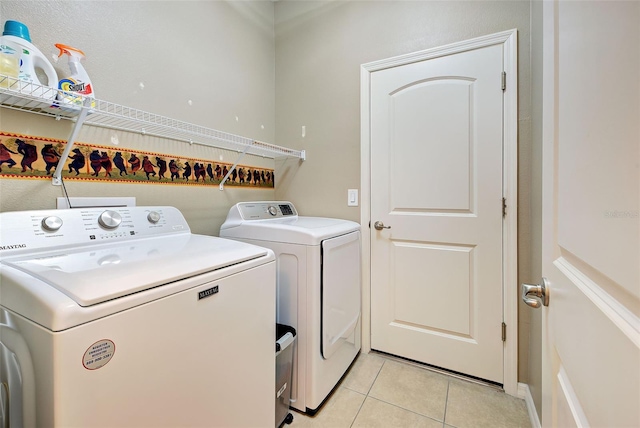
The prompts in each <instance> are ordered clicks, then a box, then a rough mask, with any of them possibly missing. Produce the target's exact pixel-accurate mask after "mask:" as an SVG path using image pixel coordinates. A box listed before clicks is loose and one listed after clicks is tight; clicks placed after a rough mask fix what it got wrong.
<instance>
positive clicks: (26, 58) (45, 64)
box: [0, 20, 58, 100]
mask: <svg viewBox="0 0 640 428" xmlns="http://www.w3.org/2000/svg"><path fill="white" fill-rule="evenodd" d="M0 45H5V46H16V47H17V48H18V49H20V50H21V52H20V69H19V73H18V79H19V80H20V88H15V89H19V90H20V91H21V92H22V93H26V94H28V95H34V96H36V97H41V98H46V99H49V100H53V99H54V98H55V96H56V92H57V91H56V88H57V86H58V74H57V73H56V70H55V69H54V68H53V65H51V63H50V62H49V61H48V60H47V58H46V57H45V56H44V55H43V54H42V52H40V51H39V50H38V48H36V47H35V46H34V45H32V44H31V37H30V36H29V29H28V28H27V26H26V25H24V24H23V23H22V22H18V21H11V20H8V21H6V22H5V23H4V31H3V33H2V36H1V37H0ZM36 70H40V71H42V73H43V74H44V75H45V76H46V77H47V82H42V81H41V80H40V78H39V77H38V75H37V74H36ZM32 83H35V84H38V85H41V86H42V87H34V86H33V85H30V84H32ZM11 89H13V88H11Z"/></svg>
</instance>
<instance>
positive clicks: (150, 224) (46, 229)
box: [0, 207, 190, 255]
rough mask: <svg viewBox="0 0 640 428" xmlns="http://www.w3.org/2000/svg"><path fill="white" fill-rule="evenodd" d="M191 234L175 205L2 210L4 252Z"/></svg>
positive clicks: (0, 252)
mask: <svg viewBox="0 0 640 428" xmlns="http://www.w3.org/2000/svg"><path fill="white" fill-rule="evenodd" d="M185 232H187V233H190V229H189V225H188V224H187V221H186V220H185V218H184V216H183V215H182V213H180V211H178V210H177V209H176V208H174V207H110V208H78V209H64V210H42V211H12V212H11V211H10V212H3V213H0V255H4V254H10V253H13V252H15V251H22V250H33V249H37V248H41V249H46V248H55V247H57V246H68V245H81V244H86V243H98V242H107V241H117V240H124V239H133V238H135V237H137V238H140V237H146V236H157V235H166V234H173V233H185Z"/></svg>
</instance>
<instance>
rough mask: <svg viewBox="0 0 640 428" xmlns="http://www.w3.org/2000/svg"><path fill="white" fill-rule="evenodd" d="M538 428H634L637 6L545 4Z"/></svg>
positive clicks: (637, 400) (639, 84) (639, 389)
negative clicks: (544, 303) (543, 296)
mask: <svg viewBox="0 0 640 428" xmlns="http://www.w3.org/2000/svg"><path fill="white" fill-rule="evenodd" d="M543 8H544V9H543V13H544V15H543V16H544V18H543V19H544V21H543V24H544V55H543V61H544V85H543V90H544V93H543V115H544V117H543V120H544V124H543V139H544V141H543V151H544V159H543V275H544V276H545V277H546V278H547V279H548V280H549V282H550V293H549V306H548V307H547V308H545V309H544V314H543V408H542V423H543V425H544V426H548V427H572V426H573V427H587V426H593V427H638V426H640V318H639V315H640V268H639V265H640V249H639V247H640V214H639V208H640V207H639V193H640V172H639V164H640V158H639V157H640V126H639V122H640V49H639V48H638V46H640V3H639V2H545V4H544V6H543Z"/></svg>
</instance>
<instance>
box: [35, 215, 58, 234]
mask: <svg viewBox="0 0 640 428" xmlns="http://www.w3.org/2000/svg"><path fill="white" fill-rule="evenodd" d="M40 223H41V224H42V228H43V229H44V230H46V231H48V232H55V231H56V230H58V229H60V228H61V227H62V219H61V218H60V217H56V216H54V215H51V216H48V217H45V218H43V219H42V221H41V222H40Z"/></svg>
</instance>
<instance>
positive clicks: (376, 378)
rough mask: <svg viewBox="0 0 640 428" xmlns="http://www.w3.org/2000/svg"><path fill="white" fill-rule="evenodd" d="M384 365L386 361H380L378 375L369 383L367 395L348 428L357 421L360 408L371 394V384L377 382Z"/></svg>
mask: <svg viewBox="0 0 640 428" xmlns="http://www.w3.org/2000/svg"><path fill="white" fill-rule="evenodd" d="M385 363H386V361H382V365H381V366H380V369H379V370H378V373H376V377H375V378H374V379H373V382H371V386H370V387H369V389H367V393H366V394H364V400H362V404H360V407H359V408H358V411H357V412H356V416H355V417H354V418H353V421H351V425H349V428H351V427H353V424H354V423H356V419H358V415H359V414H360V411H361V410H362V407H363V406H364V402H365V401H367V398H368V397H369V392H371V388H373V384H375V383H376V380H378V376H379V375H380V372H381V371H382V367H384V364H385ZM352 391H353V390H352ZM354 392H357V391H354Z"/></svg>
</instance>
